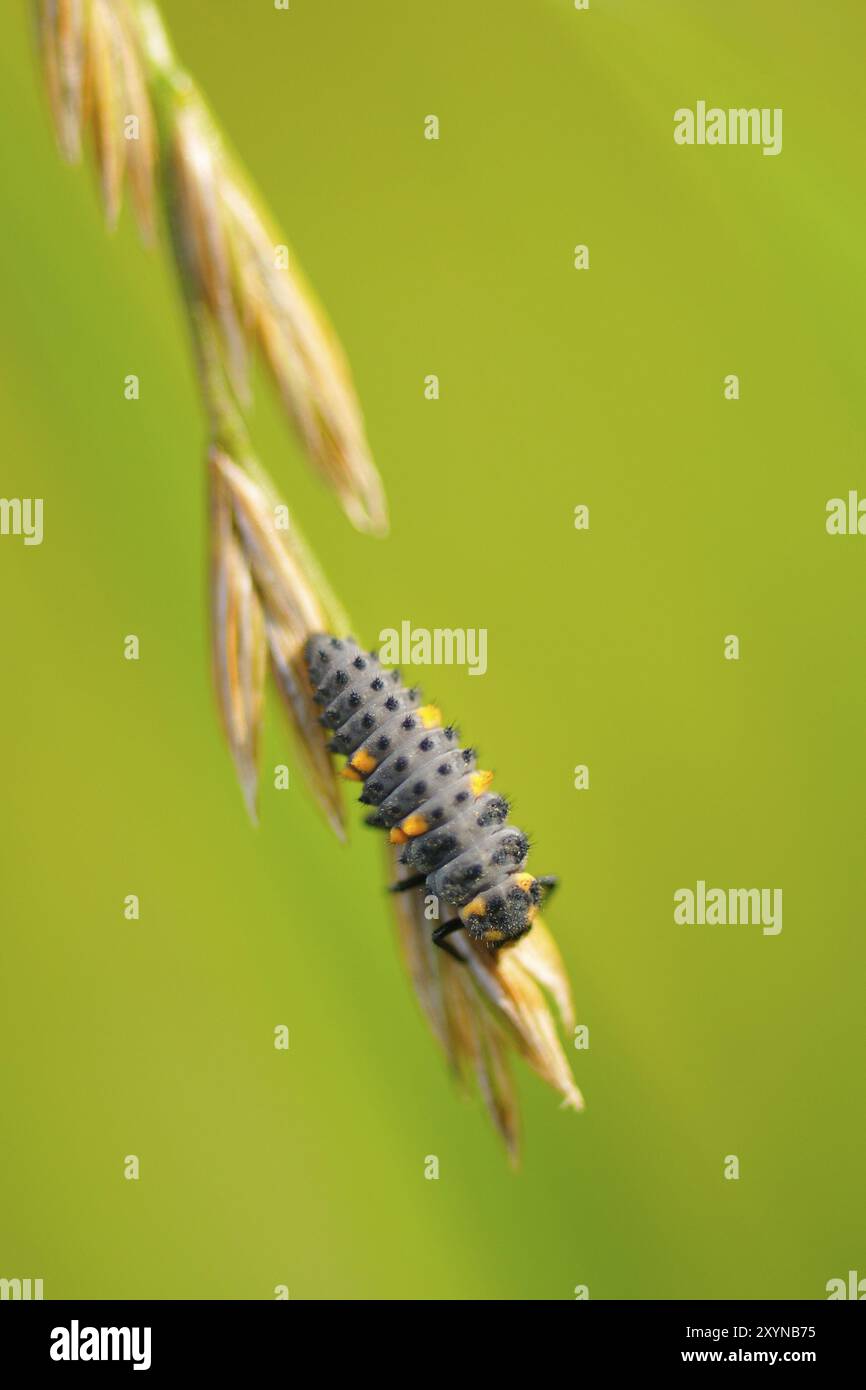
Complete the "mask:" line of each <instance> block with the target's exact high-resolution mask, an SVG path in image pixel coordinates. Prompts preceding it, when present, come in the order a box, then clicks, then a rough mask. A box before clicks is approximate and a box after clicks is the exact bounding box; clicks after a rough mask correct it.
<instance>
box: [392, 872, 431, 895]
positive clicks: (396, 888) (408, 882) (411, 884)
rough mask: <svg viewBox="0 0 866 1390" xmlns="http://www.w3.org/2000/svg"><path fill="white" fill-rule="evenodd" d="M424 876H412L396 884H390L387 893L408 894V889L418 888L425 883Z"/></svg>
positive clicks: (425, 877)
mask: <svg viewBox="0 0 866 1390" xmlns="http://www.w3.org/2000/svg"><path fill="white" fill-rule="evenodd" d="M426 881H427V875H426V874H413V875H412V877H411V878H403V879H401V880H400V881H399V882H398V883H392V884H391V885H390V887H389V889H388V892H389V893H408V891H409V889H410V888H420V887H421V884H422V883H426Z"/></svg>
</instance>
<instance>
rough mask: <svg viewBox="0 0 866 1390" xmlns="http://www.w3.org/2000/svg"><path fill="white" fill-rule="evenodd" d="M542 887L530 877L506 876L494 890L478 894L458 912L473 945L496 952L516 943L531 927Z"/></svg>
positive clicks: (520, 875) (490, 889) (525, 875)
mask: <svg viewBox="0 0 866 1390" xmlns="http://www.w3.org/2000/svg"><path fill="white" fill-rule="evenodd" d="M541 894H542V886H541V884H540V883H539V882H538V879H535V878H533V877H532V874H528V873H518V874H509V875H508V877H507V878H505V879H503V880H502V882H501V883H498V884H497V885H496V887H495V888H487V889H485V891H484V892H483V893H479V894H478V895H477V897H474V898H473V899H472V901H471V902H470V903H467V904H466V906H465V907H464V908H462V909H461V911H460V916H461V918H462V919H463V924H464V926H465V927H466V930H467V932H468V933H469V935H470V936H471V937H472V938H473V940H474V941H483V942H484V943H485V945H486V946H488V947H490V949H491V950H499V949H500V948H501V947H502V946H508V945H510V944H511V942H514V941H519V940H520V938H521V937H522V936H525V935H526V933H527V932H528V931H529V930H530V929H531V927H532V921H533V918H534V916H535V913H536V910H537V908H538V904H539V903H540V902H541Z"/></svg>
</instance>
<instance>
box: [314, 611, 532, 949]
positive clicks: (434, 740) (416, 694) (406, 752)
mask: <svg viewBox="0 0 866 1390" xmlns="http://www.w3.org/2000/svg"><path fill="white" fill-rule="evenodd" d="M306 661H307V669H308V672H309V677H310V682H311V685H312V689H313V696H314V699H315V700H316V701H317V703H318V704H320V705H321V706H322V713H321V716H320V718H321V722H322V724H323V725H324V726H325V728H327V729H331V730H332V731H333V734H332V738H331V741H330V743H329V745H328V746H329V748H330V749H331V751H332V752H334V753H341V754H343V755H344V756H345V757H346V759H347V762H346V766H345V767H344V768H343V775H344V776H346V777H348V778H350V779H351V780H353V781H357V782H360V783H362V784H363V788H362V791H361V801H362V802H364V803H365V804H366V805H368V806H371V807H373V808H374V809H373V810H372V812H371V814H370V815H369V816H368V817H367V821H368V824H370V825H373V826H376V827H378V828H380V829H382V830H385V831H388V832H389V834H390V839H391V840H392V842H394V843H395V844H402V845H403V847H404V848H403V851H402V855H401V859H402V862H403V863H404V864H406V865H407V866H410V867H411V868H412V869H413V870H414V871H415V873H416V874H422V875H424V877H425V879H426V886H427V889H428V891H429V892H431V893H433V894H435V895H436V897H437V898H439V899H441V900H442V901H444V902H445V903H447V904H449V905H450V906H451V907H452V908H455V909H456V910H457V912H458V914H459V916H460V918H461V920H462V922H463V925H464V926H465V927H466V929H467V931H469V933H470V934H471V935H472V936H474V937H476V938H478V939H480V940H483V941H486V942H487V943H488V944H489V945H491V946H500V945H504V944H506V943H507V942H509V941H513V940H516V939H517V938H518V937H520V936H523V935H524V934H525V932H527V931H528V930H529V928H530V926H531V922H532V915H533V913H534V910H535V907H536V906H537V904H538V902H539V899H540V896H541V891H540V887H539V885H538V884H537V882H536V880H535V879H533V877H532V875H531V874H528V873H525V872H524V871H523V870H524V865H525V863H526V856H527V854H528V851H529V842H528V840H527V838H526V836H525V835H524V833H523V831H522V830H518V829H517V828H516V827H515V826H512V825H509V824H508V802H507V801H506V800H505V799H504V798H503V797H501V796H498V795H496V794H494V793H492V792H490V791H488V787H489V786H490V783H491V781H492V776H493V774H492V773H490V772H485V771H480V770H479V769H478V768H477V766H476V762H475V753H474V751H473V750H472V749H471V748H461V747H460V746H459V744H458V741H457V731H456V730H455V729H454V728H453V727H451V726H443V724H442V719H441V715H440V712H439V710H438V709H436V708H435V707H434V706H432V705H425V704H424V703H423V701H422V697H421V694H420V691H418V690H417V689H415V688H412V689H407V688H406V687H405V686H404V685H403V684H402V682H401V680H400V673H399V671H386V670H385V669H384V668H383V667H382V665H381V663H380V661H379V658H378V656H377V655H376V653H375V652H365V651H363V650H362V649H361V648H360V647H359V646H358V644H357V643H356V642H355V641H353V639H352V638H349V637H345V638H339V637H332V636H330V635H329V634H327V633H325V634H317V635H316V636H314V637H311V638H310V639H309V641H308V643H307V647H306Z"/></svg>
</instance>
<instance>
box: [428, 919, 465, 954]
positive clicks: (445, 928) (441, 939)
mask: <svg viewBox="0 0 866 1390" xmlns="http://www.w3.org/2000/svg"><path fill="white" fill-rule="evenodd" d="M462 926H463V923H462V922H461V920H460V918H459V917H455V918H454V920H453V922H443V923H442V926H441V927H437V928H436V930H435V931H434V933H433V944H434V946H438V947H439V949H440V951H447V952H448V954H449V956H453V957H454V959H455V960H457V961H459V962H460V964H461V965H465V964H466V962H465V961H464V959H463V957H462V956H461V954H460V952H459V951H455V950H454V947H453V946H451V945H449V943H448V942H447V941H446V940H445V938H446V936H450V935H451V933H452V932H455V931H459V930H460V928H461V927H462Z"/></svg>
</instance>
